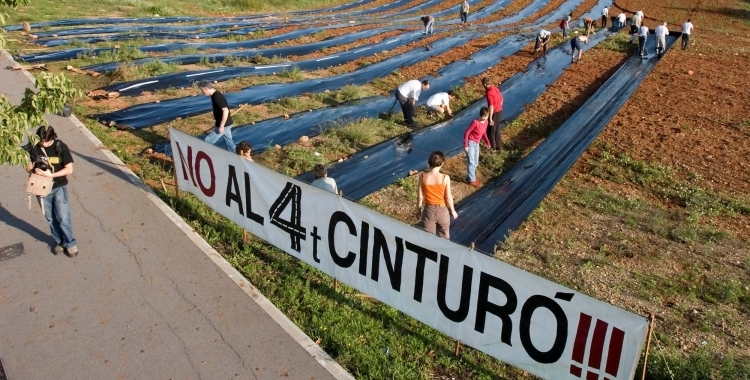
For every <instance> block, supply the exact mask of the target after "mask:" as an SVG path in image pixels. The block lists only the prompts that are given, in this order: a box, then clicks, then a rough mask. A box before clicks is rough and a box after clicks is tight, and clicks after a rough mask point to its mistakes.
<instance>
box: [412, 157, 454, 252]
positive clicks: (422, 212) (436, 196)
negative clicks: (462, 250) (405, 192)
mask: <svg viewBox="0 0 750 380" xmlns="http://www.w3.org/2000/svg"><path fill="white" fill-rule="evenodd" d="M444 162H445V154H443V152H441V151H439V150H438V151H434V152H432V153H430V158H429V159H428V160H427V165H428V166H429V167H430V168H429V170H428V171H427V172H424V173H421V174H420V175H419V180H418V181H417V182H418V183H417V189H418V190H417V216H418V217H419V218H420V220H419V227H420V228H422V229H424V230H425V231H427V232H429V233H431V234H435V233H437V236H439V237H441V238H445V239H449V240H450V238H451V235H450V226H451V217H453V219H456V218H457V217H458V214H457V213H456V209H455V208H454V207H453V192H452V191H451V177H449V176H448V175H446V174H443V173H441V172H440V168H442V167H443V163H444ZM423 204H424V209H423V208H422V205H423Z"/></svg>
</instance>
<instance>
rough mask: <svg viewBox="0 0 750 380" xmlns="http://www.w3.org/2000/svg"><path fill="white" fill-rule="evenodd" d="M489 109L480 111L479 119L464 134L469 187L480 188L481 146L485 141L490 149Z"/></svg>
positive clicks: (485, 108)
mask: <svg viewBox="0 0 750 380" xmlns="http://www.w3.org/2000/svg"><path fill="white" fill-rule="evenodd" d="M489 113H490V112H489V110H488V109H487V107H482V109H481V110H479V118H477V119H475V120H472V122H471V124H469V127H468V128H466V132H464V151H465V152H466V172H467V175H466V180H467V181H468V182H469V185H471V186H474V187H479V186H480V183H479V180H478V179H477V174H476V173H477V167H478V166H479V144H480V142H481V140H484V141H485V143H486V144H487V148H489V147H490V140H489V139H488V138H487V117H488V116H489Z"/></svg>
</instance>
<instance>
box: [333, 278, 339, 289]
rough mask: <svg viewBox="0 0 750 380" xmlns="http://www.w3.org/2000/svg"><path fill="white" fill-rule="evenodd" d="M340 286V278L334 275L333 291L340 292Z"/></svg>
mask: <svg viewBox="0 0 750 380" xmlns="http://www.w3.org/2000/svg"><path fill="white" fill-rule="evenodd" d="M338 288H339V280H338V279H337V278H336V277H334V278H333V291H334V292H338Z"/></svg>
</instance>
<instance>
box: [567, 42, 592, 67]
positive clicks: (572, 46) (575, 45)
mask: <svg viewBox="0 0 750 380" xmlns="http://www.w3.org/2000/svg"><path fill="white" fill-rule="evenodd" d="M581 42H583V43H585V44H588V43H589V36H576V37H573V38H571V39H570V51H571V53H572V55H573V63H576V62H578V61H580V60H581V55H583V45H581ZM576 50H578V61H576Z"/></svg>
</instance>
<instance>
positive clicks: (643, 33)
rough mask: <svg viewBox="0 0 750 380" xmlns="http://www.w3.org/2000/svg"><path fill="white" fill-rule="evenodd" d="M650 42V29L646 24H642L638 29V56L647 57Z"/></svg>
mask: <svg viewBox="0 0 750 380" xmlns="http://www.w3.org/2000/svg"><path fill="white" fill-rule="evenodd" d="M647 41H648V27H647V26H646V24H641V27H640V28H638V54H640V55H641V57H645V56H646V54H647V53H648V51H647V50H646V42H647Z"/></svg>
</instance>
